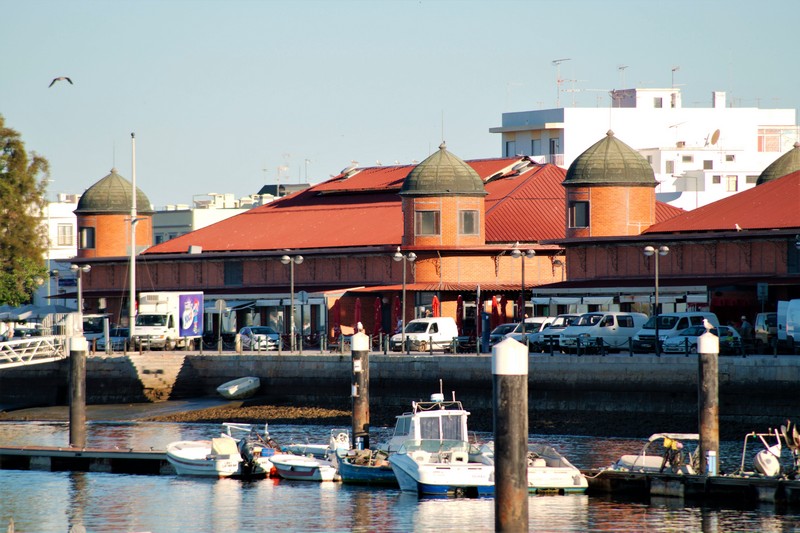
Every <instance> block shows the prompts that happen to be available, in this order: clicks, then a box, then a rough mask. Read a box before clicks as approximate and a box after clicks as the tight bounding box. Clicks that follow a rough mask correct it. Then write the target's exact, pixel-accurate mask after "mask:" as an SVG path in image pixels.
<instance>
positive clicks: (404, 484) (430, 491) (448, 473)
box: [389, 454, 494, 496]
mask: <svg viewBox="0 0 800 533" xmlns="http://www.w3.org/2000/svg"><path fill="white" fill-rule="evenodd" d="M389 463H390V464H391V465H392V471H393V472H394V474H395V477H396V478H397V482H398V484H399V486H400V490H402V491H407V492H416V493H417V494H419V495H420V496H450V495H454V496H492V495H494V467H493V466H488V465H483V464H479V463H461V464H454V463H438V462H423V463H420V462H418V461H416V460H414V459H413V458H411V457H410V456H408V455H406V454H395V455H393V456H391V457H390V458H389Z"/></svg>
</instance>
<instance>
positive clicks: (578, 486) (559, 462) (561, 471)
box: [477, 442, 589, 494]
mask: <svg viewBox="0 0 800 533" xmlns="http://www.w3.org/2000/svg"><path fill="white" fill-rule="evenodd" d="M480 452H481V454H480V455H479V456H478V459H477V460H478V461H480V462H485V463H486V464H491V465H493V464H494V443H493V442H488V443H486V444H484V445H483V446H481V448H480ZM588 487H589V482H588V481H587V480H586V477H584V475H583V474H582V473H581V471H580V470H578V469H577V468H575V467H574V466H573V465H572V463H570V462H569V461H567V459H566V458H565V457H564V456H563V455H561V454H560V453H558V452H557V451H556V450H555V448H553V447H552V446H549V445H547V444H529V445H528V492H532V493H536V494H583V493H584V492H586V489H587V488H588Z"/></svg>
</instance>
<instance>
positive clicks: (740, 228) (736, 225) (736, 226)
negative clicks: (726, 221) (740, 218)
mask: <svg viewBox="0 0 800 533" xmlns="http://www.w3.org/2000/svg"><path fill="white" fill-rule="evenodd" d="M733 227H734V228H736V231H742V227H741V226H740V225H739V224H734V225H733Z"/></svg>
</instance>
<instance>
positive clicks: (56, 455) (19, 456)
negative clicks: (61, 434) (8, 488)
mask: <svg viewBox="0 0 800 533" xmlns="http://www.w3.org/2000/svg"><path fill="white" fill-rule="evenodd" d="M0 470H43V471H49V472H70V471H72V472H107V473H112V474H148V475H169V474H175V469H174V468H173V467H172V465H171V464H169V462H168V461H167V454H166V452H163V451H153V450H146V451H145V450H139V451H137V450H134V449H113V450H107V449H100V448H69V447H67V448H56V447H49V446H25V447H20V448H0Z"/></svg>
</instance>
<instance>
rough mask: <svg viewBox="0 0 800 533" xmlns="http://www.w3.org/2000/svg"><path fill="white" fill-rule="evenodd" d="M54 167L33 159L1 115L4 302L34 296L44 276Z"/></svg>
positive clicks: (0, 282)
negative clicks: (50, 179)
mask: <svg viewBox="0 0 800 533" xmlns="http://www.w3.org/2000/svg"><path fill="white" fill-rule="evenodd" d="M49 172H50V165H49V163H48V162H47V160H46V159H45V158H43V157H41V156H39V155H37V154H36V153H33V152H32V153H31V155H30V157H29V156H28V153H27V152H26V151H25V144H24V143H23V142H22V139H21V137H20V135H19V133H17V132H16V131H14V130H13V129H11V128H7V127H6V125H5V119H4V118H3V116H2V115H0V303H5V304H9V305H21V304H24V303H26V302H29V301H30V300H31V297H32V296H33V293H34V292H35V290H36V288H37V287H38V285H39V284H38V283H37V278H40V279H43V278H44V279H46V276H47V267H46V265H45V252H46V250H47V246H48V242H47V228H46V227H45V225H44V224H42V220H41V217H42V212H43V209H44V208H45V204H46V196H45V190H46V184H47V182H46V180H47V178H48V177H49Z"/></svg>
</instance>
